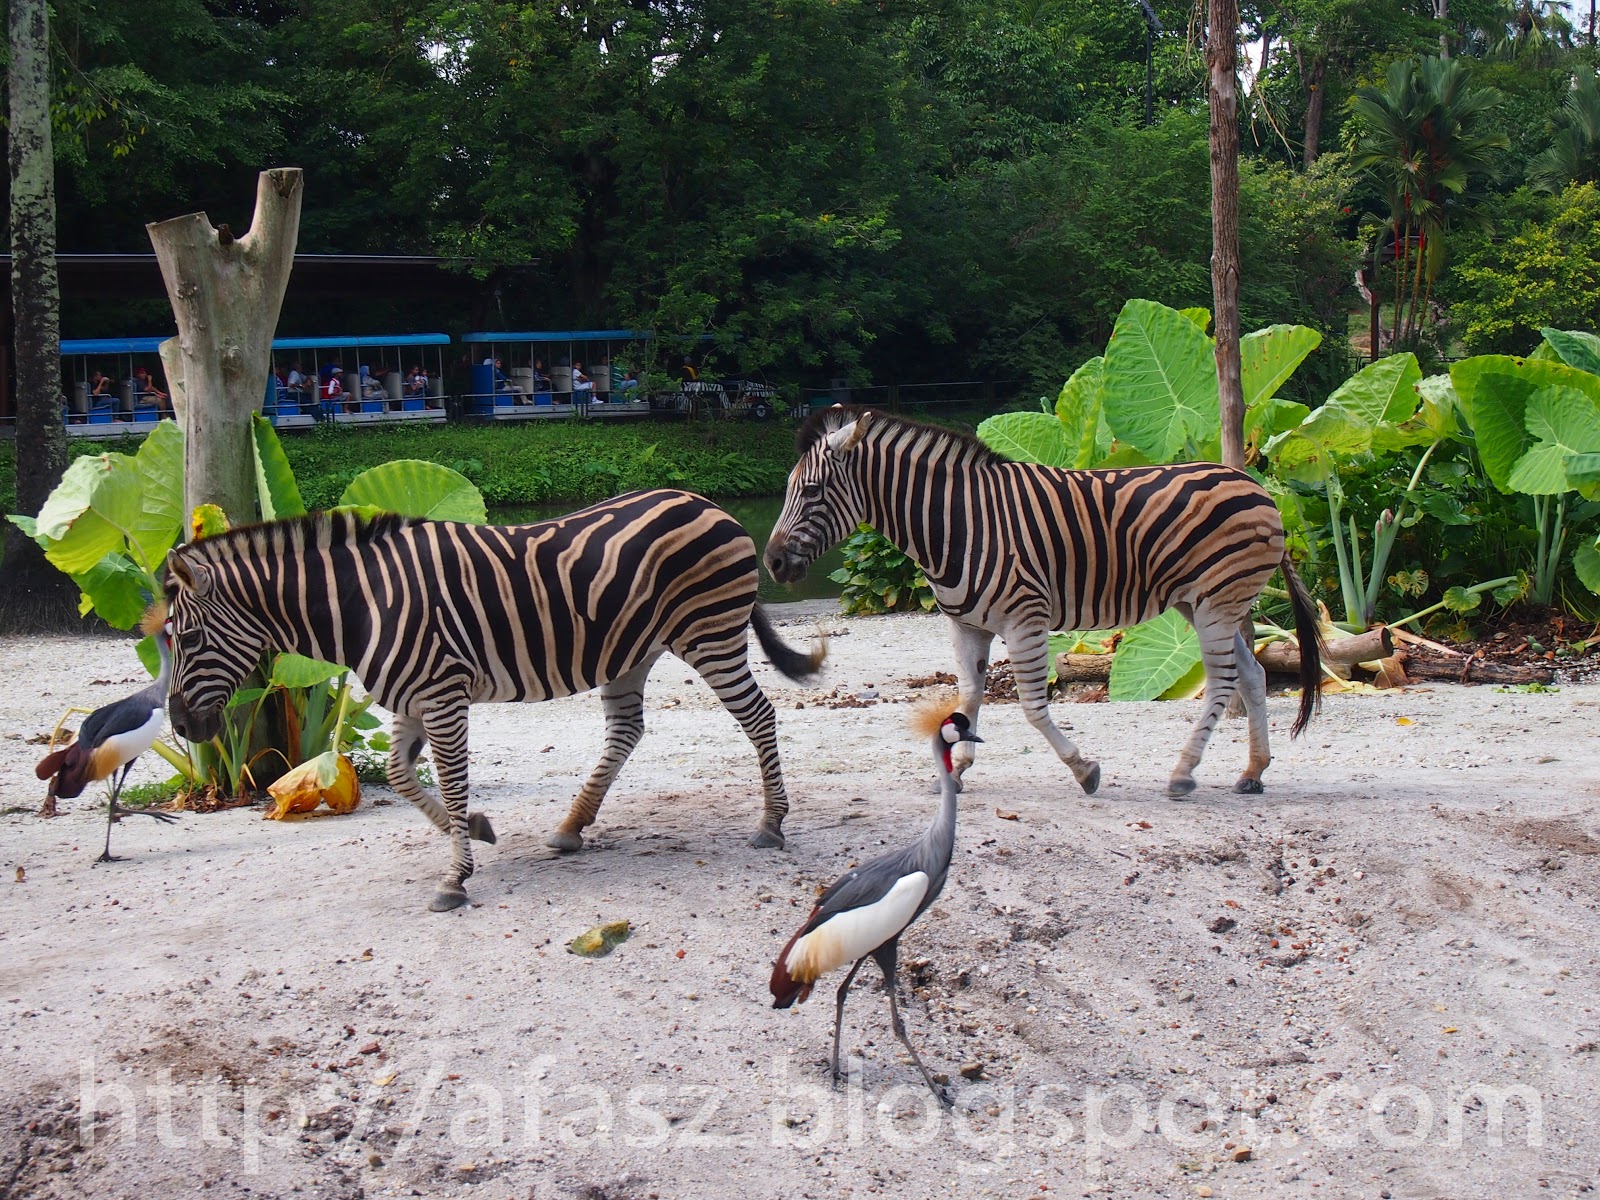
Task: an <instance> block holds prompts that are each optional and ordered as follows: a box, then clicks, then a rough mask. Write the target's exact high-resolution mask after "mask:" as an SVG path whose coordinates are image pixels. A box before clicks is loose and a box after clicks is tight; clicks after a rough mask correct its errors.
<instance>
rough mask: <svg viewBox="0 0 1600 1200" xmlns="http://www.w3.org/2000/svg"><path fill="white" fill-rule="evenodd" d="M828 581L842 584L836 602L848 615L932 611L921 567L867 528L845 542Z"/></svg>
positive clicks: (934, 602)
mask: <svg viewBox="0 0 1600 1200" xmlns="http://www.w3.org/2000/svg"><path fill="white" fill-rule="evenodd" d="M828 578H829V579H831V580H833V581H834V582H835V583H838V584H842V585H843V591H842V592H841V593H840V596H839V603H840V605H841V607H843V609H844V611H845V612H846V613H849V614H852V615H854V614H860V613H887V612H902V611H905V612H932V611H933V609H934V608H935V606H936V601H935V600H934V598H933V589H932V588H931V587H929V586H928V580H927V578H926V577H925V576H924V575H923V574H922V568H921V567H919V566H917V564H916V563H915V562H913V561H912V560H911V559H910V557H908V556H907V555H906V554H905V553H904V552H903V551H902V550H900V548H899V547H897V546H895V545H893V544H892V543H890V542H889V540H888V539H887V538H885V537H884V536H883V535H882V534H880V533H878V532H877V531H876V530H875V529H873V528H872V526H870V525H862V526H860V527H859V528H858V529H857V530H856V531H855V533H853V534H851V535H850V536H849V537H848V538H846V539H845V542H844V566H842V567H840V568H839V569H838V570H836V571H834V572H832V573H831V574H830V575H829V576H828Z"/></svg>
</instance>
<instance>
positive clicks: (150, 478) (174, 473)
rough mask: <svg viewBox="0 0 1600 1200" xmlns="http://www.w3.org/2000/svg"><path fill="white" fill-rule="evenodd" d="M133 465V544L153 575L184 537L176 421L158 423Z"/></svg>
mask: <svg viewBox="0 0 1600 1200" xmlns="http://www.w3.org/2000/svg"><path fill="white" fill-rule="evenodd" d="M134 461H135V462H136V463H138V465H139V486H140V501H139V508H140V512H139V521H138V524H137V525H136V526H135V528H134V535H133V539H132V540H133V542H134V543H135V545H136V546H137V548H138V551H139V554H140V556H142V557H143V559H144V565H145V566H146V567H147V568H148V569H149V570H150V571H151V572H152V573H153V572H154V571H156V570H157V569H158V568H159V567H160V566H161V564H162V563H163V562H164V561H166V557H167V551H168V550H171V549H172V547H173V546H174V545H176V544H177V542H178V541H179V540H181V539H182V537H183V534H184V528H183V516H184V514H183V430H182V428H180V427H179V425H178V423H177V422H176V421H161V422H158V423H157V424H156V427H155V428H154V429H152V430H151V431H150V436H149V437H147V438H145V440H144V445H142V446H140V447H139V453H138V454H137V455H135V456H134ZM96 607H98V606H96ZM101 615H102V616H103V615H104V613H103V612H102V614H101ZM107 619H108V620H109V619H110V618H107ZM113 623H114V622H113Z"/></svg>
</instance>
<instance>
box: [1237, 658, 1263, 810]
mask: <svg viewBox="0 0 1600 1200" xmlns="http://www.w3.org/2000/svg"><path fill="white" fill-rule="evenodd" d="M1233 652H1234V654H1235V655H1236V656H1237V659H1238V663H1239V695H1240V696H1241V697H1242V698H1243V699H1244V710H1245V712H1246V713H1247V714H1249V717H1250V762H1249V765H1248V766H1246V767H1245V769H1244V774H1243V775H1241V776H1239V782H1237V783H1235V784H1234V785H1233V790H1234V791H1236V792H1240V793H1242V794H1244V795H1246V796H1255V795H1259V794H1260V793H1261V790H1262V788H1261V772H1263V771H1265V770H1266V769H1267V767H1268V765H1269V764H1270V763H1271V762H1272V750H1271V748H1270V747H1269V745H1268V742H1267V669H1266V668H1265V667H1263V666H1262V665H1261V664H1260V663H1259V662H1257V661H1256V656H1255V651H1254V648H1253V647H1252V646H1251V644H1250V643H1249V642H1247V641H1246V640H1245V636H1244V634H1242V633H1236V634H1234V635H1233Z"/></svg>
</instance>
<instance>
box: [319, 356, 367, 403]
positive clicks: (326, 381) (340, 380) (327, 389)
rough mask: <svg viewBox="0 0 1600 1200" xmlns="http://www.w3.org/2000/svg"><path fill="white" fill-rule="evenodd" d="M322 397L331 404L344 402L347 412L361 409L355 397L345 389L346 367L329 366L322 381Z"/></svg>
mask: <svg viewBox="0 0 1600 1200" xmlns="http://www.w3.org/2000/svg"><path fill="white" fill-rule="evenodd" d="M322 399H323V400H324V401H325V402H326V403H329V404H335V403H342V404H343V406H344V411H345V412H356V411H358V409H359V405H357V404H356V403H355V402H354V401H355V397H354V396H352V395H351V393H349V392H347V391H345V390H344V368H343V367H338V366H335V367H329V368H328V374H327V375H326V376H325V377H324V378H323V381H322Z"/></svg>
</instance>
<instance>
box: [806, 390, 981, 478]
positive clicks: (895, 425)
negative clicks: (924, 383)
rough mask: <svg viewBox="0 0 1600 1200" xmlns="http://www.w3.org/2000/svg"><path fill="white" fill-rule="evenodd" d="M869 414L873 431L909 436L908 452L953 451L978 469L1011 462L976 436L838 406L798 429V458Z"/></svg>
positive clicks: (817, 414)
mask: <svg viewBox="0 0 1600 1200" xmlns="http://www.w3.org/2000/svg"><path fill="white" fill-rule="evenodd" d="M868 413H871V414H872V427H874V428H878V429H887V430H892V431H897V432H899V433H901V434H902V435H910V436H911V438H912V439H913V440H911V442H910V444H909V446H908V449H918V450H921V449H929V450H931V449H945V450H952V451H956V452H958V453H959V454H961V455H963V456H965V458H966V460H967V461H968V462H971V463H973V464H975V465H979V466H989V465H993V464H996V463H1006V462H1010V461H1011V460H1010V459H1009V458H1007V457H1006V456H1005V455H1003V454H1001V453H999V452H998V451H995V450H991V449H990V448H989V447H988V446H985V445H984V444H983V443H982V442H980V441H979V440H978V439H977V437H976V436H975V435H973V434H970V433H967V432H965V431H964V430H960V429H947V428H945V427H944V426H942V425H929V424H927V423H926V422H923V421H913V420H910V419H909V418H907V417H897V416H894V415H892V414H890V413H886V412H883V411H882V410H881V409H876V408H855V407H844V406H841V405H835V406H834V407H832V408H822V409H818V410H817V411H816V412H814V413H812V414H811V415H810V416H809V417H807V418H806V421H805V424H803V425H802V426H800V432H799V433H798V434H797V435H796V436H795V452H796V453H797V455H798V456H799V457H801V458H804V457H805V456H806V453H807V451H809V450H810V449H811V448H812V447H813V446H815V445H816V444H817V443H818V442H820V441H821V440H822V439H823V438H825V437H827V436H828V434H830V433H832V432H833V431H834V430H836V429H839V428H841V427H842V426H844V425H848V424H849V423H850V422H851V421H854V420H856V419H858V418H860V417H863V416H865V415H866V414H868Z"/></svg>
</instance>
